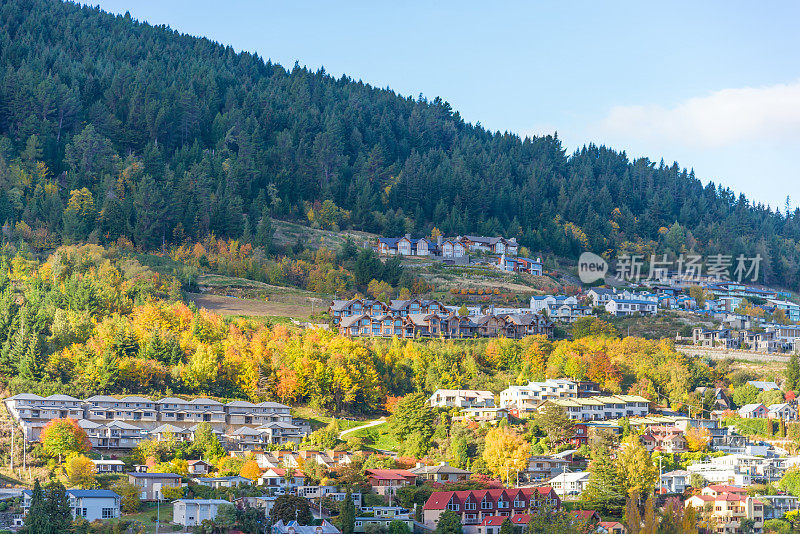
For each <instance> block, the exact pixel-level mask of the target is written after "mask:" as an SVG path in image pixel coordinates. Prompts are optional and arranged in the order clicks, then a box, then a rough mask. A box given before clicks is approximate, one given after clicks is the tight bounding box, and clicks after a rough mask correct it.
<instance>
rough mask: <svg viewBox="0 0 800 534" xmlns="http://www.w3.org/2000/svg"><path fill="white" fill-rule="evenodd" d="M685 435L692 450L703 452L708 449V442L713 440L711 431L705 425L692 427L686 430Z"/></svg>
mask: <svg viewBox="0 0 800 534" xmlns="http://www.w3.org/2000/svg"><path fill="white" fill-rule="evenodd" d="M684 437H685V438H686V446H687V447H688V448H689V450H690V451H692V452H702V451H705V450H706V449H708V444H709V443H710V442H711V431H710V430H708V429H707V428H705V427H691V428H689V429H688V430H687V431H686V432H685V434H684Z"/></svg>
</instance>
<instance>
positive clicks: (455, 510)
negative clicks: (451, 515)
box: [447, 504, 458, 512]
mask: <svg viewBox="0 0 800 534" xmlns="http://www.w3.org/2000/svg"><path fill="white" fill-rule="evenodd" d="M447 509H448V510H452V511H454V512H458V505H457V504H448V505H447Z"/></svg>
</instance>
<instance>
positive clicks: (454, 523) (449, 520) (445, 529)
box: [434, 510, 464, 534]
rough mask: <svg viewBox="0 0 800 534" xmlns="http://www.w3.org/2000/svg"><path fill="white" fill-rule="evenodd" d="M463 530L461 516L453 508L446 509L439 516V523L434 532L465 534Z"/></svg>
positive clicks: (438, 533)
mask: <svg viewBox="0 0 800 534" xmlns="http://www.w3.org/2000/svg"><path fill="white" fill-rule="evenodd" d="M463 532H464V530H463V529H462V528H461V517H459V515H458V514H457V513H455V512H454V511H452V510H445V511H444V512H443V513H442V515H440V516H439V523H437V525H436V530H434V534H463Z"/></svg>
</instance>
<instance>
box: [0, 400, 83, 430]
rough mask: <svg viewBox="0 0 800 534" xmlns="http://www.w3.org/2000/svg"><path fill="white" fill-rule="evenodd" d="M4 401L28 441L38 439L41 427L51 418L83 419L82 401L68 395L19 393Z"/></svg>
mask: <svg viewBox="0 0 800 534" xmlns="http://www.w3.org/2000/svg"><path fill="white" fill-rule="evenodd" d="M4 402H5V405H6V408H7V409H8V411H9V413H10V414H11V416H12V417H13V418H14V419H16V420H17V421H18V422H19V424H20V426H21V427H22V431H23V433H24V436H25V439H26V440H28V441H36V440H38V439H39V433H40V432H41V431H42V428H43V427H44V426H45V425H46V424H47V423H48V422H50V421H51V420H53V419H66V418H70V419H76V420H77V419H83V401H81V400H80V399H76V398H75V397H71V396H69V395H50V396H49V397H41V396H39V395H35V394H33V393H20V394H17V395H14V396H13V397H9V398H7V399H5V401H4Z"/></svg>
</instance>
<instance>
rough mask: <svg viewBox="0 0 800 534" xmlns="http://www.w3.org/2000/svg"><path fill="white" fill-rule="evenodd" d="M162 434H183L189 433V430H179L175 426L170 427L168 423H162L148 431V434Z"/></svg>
mask: <svg viewBox="0 0 800 534" xmlns="http://www.w3.org/2000/svg"><path fill="white" fill-rule="evenodd" d="M162 432H172V433H173V434H185V433H188V432H190V430H188V429H186V428H180V427H177V426H175V425H171V424H169V423H164V424H163V425H161V426H159V427H156V428H154V429H153V430H150V431H148V433H149V434H161V433H162Z"/></svg>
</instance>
